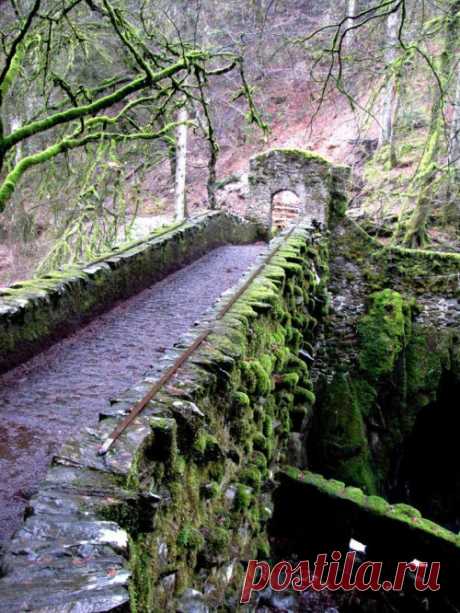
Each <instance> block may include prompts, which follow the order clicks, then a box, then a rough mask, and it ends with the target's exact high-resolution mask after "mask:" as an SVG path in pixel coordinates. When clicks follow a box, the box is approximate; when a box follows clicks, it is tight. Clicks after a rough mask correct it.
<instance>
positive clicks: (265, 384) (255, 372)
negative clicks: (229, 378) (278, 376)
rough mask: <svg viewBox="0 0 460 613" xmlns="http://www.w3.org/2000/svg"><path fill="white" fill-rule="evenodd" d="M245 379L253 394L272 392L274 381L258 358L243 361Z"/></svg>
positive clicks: (263, 394) (242, 367)
mask: <svg viewBox="0 0 460 613" xmlns="http://www.w3.org/2000/svg"><path fill="white" fill-rule="evenodd" d="M241 371H242V374H243V380H244V382H245V384H246V386H247V388H248V391H249V392H250V393H251V394H254V393H257V394H260V395H261V396H265V395H267V394H269V393H270V391H271V388H272V382H271V379H270V376H269V374H268V373H267V371H266V370H265V369H264V367H263V366H262V364H261V363H260V362H259V361H258V360H250V361H245V362H242V364H241Z"/></svg>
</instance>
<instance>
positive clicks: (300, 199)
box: [247, 149, 350, 234]
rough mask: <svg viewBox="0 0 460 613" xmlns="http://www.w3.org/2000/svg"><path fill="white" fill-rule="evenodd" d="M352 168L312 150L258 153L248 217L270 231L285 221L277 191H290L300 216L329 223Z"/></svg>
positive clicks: (253, 164)
mask: <svg viewBox="0 0 460 613" xmlns="http://www.w3.org/2000/svg"><path fill="white" fill-rule="evenodd" d="M349 172H350V169H349V167H347V166H334V165H332V164H331V163H330V162H329V161H328V160H326V159H325V158H323V157H321V156H320V155H318V154H316V153H313V152H311V151H302V150H298V149H271V150H270V151H267V152H265V153H262V154H260V155H257V156H255V157H253V158H252V159H251V162H250V170H249V205H248V210H247V217H248V218H249V219H251V220H254V221H257V222H258V223H259V224H260V225H261V226H262V227H263V228H264V229H265V230H266V232H267V233H268V234H270V233H271V232H272V230H273V228H274V227H280V226H282V225H283V223H281V222H282V221H283V220H282V219H280V217H281V215H280V213H279V212H278V211H277V206H278V207H279V204H278V200H279V197H277V195H278V194H282V193H286V192H289V193H290V194H292V196H291V199H292V203H295V207H296V209H297V212H298V216H300V217H304V216H306V217H309V218H310V219H311V220H316V221H318V222H320V223H322V224H327V223H328V221H329V217H330V214H331V212H332V210H333V208H334V207H333V206H332V205H333V204H337V201H338V199H340V198H341V199H342V200H343V198H344V196H343V195H344V193H345V192H346V189H345V183H346V181H347V179H348V178H349ZM282 206H284V205H282ZM285 208H286V211H285V212H286V215H285V218H289V215H288V214H287V213H288V210H287V209H288V208H290V207H286V206H285ZM292 213H296V211H294V210H292ZM295 216H296V215H294V214H293V215H292V217H295Z"/></svg>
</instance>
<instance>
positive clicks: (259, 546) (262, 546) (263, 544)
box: [256, 536, 271, 560]
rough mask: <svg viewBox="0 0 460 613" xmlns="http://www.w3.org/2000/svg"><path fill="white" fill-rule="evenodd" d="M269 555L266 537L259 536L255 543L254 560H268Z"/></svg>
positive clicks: (269, 550) (268, 544)
mask: <svg viewBox="0 0 460 613" xmlns="http://www.w3.org/2000/svg"><path fill="white" fill-rule="evenodd" d="M270 554H271V549H270V543H269V541H268V538H267V537H266V536H260V537H259V538H258V539H257V541H256V560H269V559H270Z"/></svg>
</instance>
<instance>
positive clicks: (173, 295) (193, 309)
mask: <svg viewBox="0 0 460 613" xmlns="http://www.w3.org/2000/svg"><path fill="white" fill-rule="evenodd" d="M266 250H267V246H266V245H265V244H263V243H257V244H254V245H248V246H225V247H220V248H218V249H215V250H214V251H212V252H210V253H209V254H207V255H206V256H204V257H202V258H201V259H199V260H197V261H196V262H194V263H193V264H191V265H189V266H187V267H185V268H183V269H181V270H179V271H178V272H176V273H174V274H172V275H170V276H168V277H167V278H166V279H164V280H163V281H160V282H159V283H156V284H155V285H153V286H152V287H150V288H149V289H146V290H144V291H143V292H141V293H140V294H137V295H136V296H134V297H132V298H130V299H129V300H127V301H125V302H123V303H121V304H119V305H118V306H116V307H114V308H113V309H112V310H111V311H109V312H107V313H106V314H104V315H102V316H100V317H98V318H97V319H95V320H93V321H92V322H91V323H90V324H88V325H87V326H85V327H84V328H82V329H81V330H80V331H78V332H77V333H75V334H73V335H72V336H69V337H68V338H66V339H64V340H62V341H61V342H59V343H58V344H56V345H54V346H53V347H51V348H50V349H48V350H47V351H45V352H43V353H42V354H40V355H38V356H36V357H35V358H32V359H31V360H29V361H28V362H26V363H25V364H23V365H22V366H19V367H18V368H15V369H14V370H12V371H9V372H8V373H6V374H5V375H3V376H1V377H0V548H1V546H2V543H3V544H4V543H5V542H6V541H7V540H9V539H10V538H11V536H12V534H13V532H14V531H15V530H16V529H17V528H18V527H19V526H20V525H21V522H22V516H23V512H24V509H25V507H26V505H27V500H28V499H29V498H30V496H31V495H32V494H33V493H35V491H36V490H37V488H38V485H39V482H40V480H41V479H42V478H43V477H44V476H45V473H46V469H47V467H48V465H49V463H50V461H51V458H52V456H53V455H54V454H55V453H56V452H57V450H58V449H59V447H60V446H61V444H62V443H63V442H64V441H65V440H66V439H67V438H69V436H70V435H72V434H74V433H75V432H78V430H79V429H82V428H84V427H92V426H94V424H95V423H96V422H97V420H98V414H99V412H100V411H101V410H102V409H104V407H105V406H106V405H107V402H108V401H109V400H110V398H112V397H114V396H116V395H117V394H120V393H121V392H122V391H124V390H125V389H126V388H128V387H130V386H132V385H134V384H135V383H136V382H137V381H138V380H139V379H141V378H142V376H143V374H144V373H145V372H146V371H147V370H148V369H149V368H150V367H152V366H153V365H155V364H156V363H157V362H158V360H159V359H160V358H161V357H162V355H163V353H164V352H165V350H167V349H169V348H171V347H172V346H173V345H174V343H175V342H176V341H177V340H179V338H180V336H181V335H183V334H184V333H185V332H186V331H187V330H188V329H189V328H190V327H191V326H192V325H193V324H194V323H195V321H197V320H198V319H199V318H200V317H201V316H202V315H203V314H204V313H205V311H206V310H207V309H209V308H210V307H211V306H212V305H213V303H214V302H215V301H216V299H217V298H218V297H219V296H220V294H221V293H222V292H223V291H225V290H226V289H229V288H230V287H232V286H233V285H235V284H236V283H237V282H238V280H239V278H240V277H241V275H242V274H243V273H244V272H245V271H246V270H247V269H248V267H250V266H251V264H253V263H254V261H255V259H256V257H257V255H259V254H261V253H264V252H265V251H266Z"/></svg>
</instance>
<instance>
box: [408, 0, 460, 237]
mask: <svg viewBox="0 0 460 613" xmlns="http://www.w3.org/2000/svg"><path fill="white" fill-rule="evenodd" d="M446 19H447V25H446V34H445V42H444V50H443V53H442V56H441V59H440V61H439V62H437V65H436V68H437V73H438V77H439V81H440V87H439V86H438V85H437V86H436V92H435V96H434V101H433V106H432V111H431V125H430V130H429V133H428V139H427V143H426V145H425V150H424V152H423V155H422V159H421V160H420V164H419V170H418V172H417V175H416V176H415V177H414V181H413V187H415V188H416V190H417V192H418V194H419V195H418V198H417V202H416V204H415V209H414V211H413V213H412V216H411V218H410V220H409V223H408V226H407V231H406V234H405V236H404V244H405V245H406V246H407V247H413V248H416V247H423V246H424V245H425V243H426V242H427V234H426V225H427V221H428V218H429V215H430V212H431V208H432V186H433V183H434V180H435V178H436V174H437V171H438V167H437V163H436V162H437V159H438V155H439V150H440V147H441V135H442V133H443V128H444V113H443V111H444V102H445V98H446V93H447V89H448V86H449V80H450V73H451V69H452V65H453V61H454V59H455V58H456V57H457V56H458V39H459V34H460V0H451V2H450V5H449V14H448V16H447V18H446Z"/></svg>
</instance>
